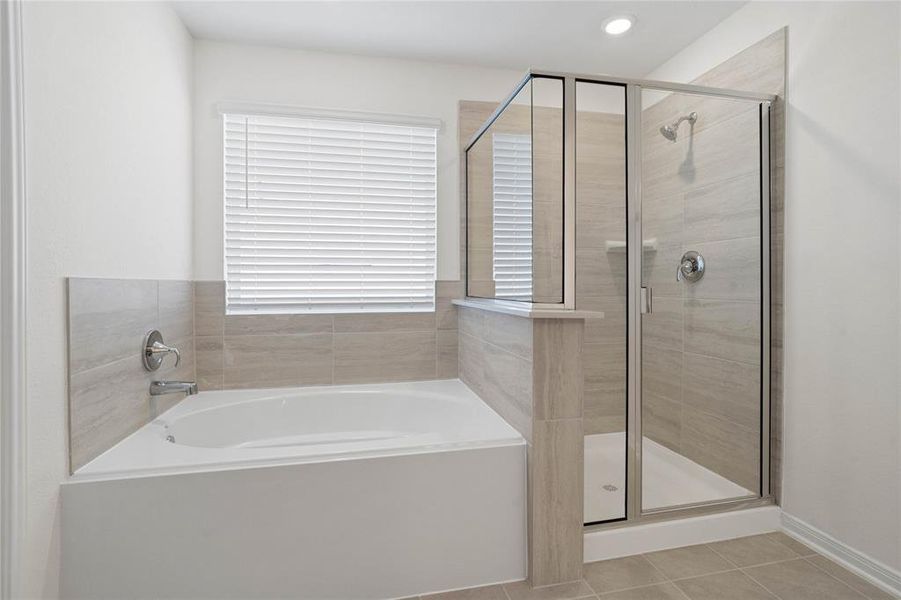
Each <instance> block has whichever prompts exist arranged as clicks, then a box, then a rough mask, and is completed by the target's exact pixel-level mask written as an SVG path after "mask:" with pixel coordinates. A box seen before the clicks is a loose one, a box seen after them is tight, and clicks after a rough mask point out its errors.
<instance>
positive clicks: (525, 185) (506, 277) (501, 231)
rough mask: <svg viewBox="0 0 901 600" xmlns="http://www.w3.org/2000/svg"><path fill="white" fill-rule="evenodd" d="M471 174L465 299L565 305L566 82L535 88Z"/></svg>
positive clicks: (493, 136)
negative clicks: (564, 186)
mask: <svg viewBox="0 0 901 600" xmlns="http://www.w3.org/2000/svg"><path fill="white" fill-rule="evenodd" d="M466 170H467V171H466V173H467V178H466V182H467V198H466V202H467V243H466V251H467V264H468V268H467V295H469V296H476V297H482V298H498V299H503V300H517V301H524V302H542V303H561V302H563V82H562V81H561V80H559V79H550V78H534V79H532V80H531V81H529V83H527V84H526V85H525V86H524V87H523V88H522V90H520V92H519V93H518V94H517V95H516V96H515V97H514V98H513V100H512V101H511V102H510V103H509V104H508V105H507V106H506V108H505V109H504V110H503V112H502V113H501V114H500V115H499V116H498V117H497V119H495V121H494V122H493V123H492V124H491V125H490V127H489V128H488V129H487V130H486V131H485V132H484V133H483V134H482V136H481V137H480V138H479V139H478V140H477V141H476V143H475V144H473V146H472V147H471V148H470V149H469V150H468V151H467V153H466Z"/></svg>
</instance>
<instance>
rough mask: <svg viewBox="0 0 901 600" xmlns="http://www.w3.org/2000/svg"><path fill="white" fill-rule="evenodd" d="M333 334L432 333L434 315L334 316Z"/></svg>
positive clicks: (429, 313) (361, 314)
mask: <svg viewBox="0 0 901 600" xmlns="http://www.w3.org/2000/svg"><path fill="white" fill-rule="evenodd" d="M334 319H335V333H376V332H401V331H434V330H435V313H434V312H421V313H348V314H341V315H335V317H334Z"/></svg>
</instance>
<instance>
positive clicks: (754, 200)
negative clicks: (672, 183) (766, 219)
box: [684, 173, 760, 242]
mask: <svg viewBox="0 0 901 600" xmlns="http://www.w3.org/2000/svg"><path fill="white" fill-rule="evenodd" d="M759 235H760V177H759V176H758V175H757V174H755V173H751V174H748V175H743V176H741V177H737V178H735V179H729V180H726V181H720V182H717V183H714V184H711V185H708V186H705V187H701V188H697V189H694V190H689V191H688V192H686V194H685V237H684V239H685V241H696V242H701V241H717V240H731V239H737V238H747V237H754V236H759Z"/></svg>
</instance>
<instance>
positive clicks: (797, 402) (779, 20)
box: [649, 2, 901, 568]
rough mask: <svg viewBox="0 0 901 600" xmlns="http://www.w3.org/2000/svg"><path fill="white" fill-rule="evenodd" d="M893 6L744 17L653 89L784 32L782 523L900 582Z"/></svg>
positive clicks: (732, 20) (898, 197)
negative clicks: (800, 525) (825, 538)
mask: <svg viewBox="0 0 901 600" xmlns="http://www.w3.org/2000/svg"><path fill="white" fill-rule="evenodd" d="M899 6H901V5H899V4H898V3H889V2H886V3H880V4H877V3H861V2H838V3H828V2H802V3H781V2H780V3H770V2H761V3H751V4H748V5H747V6H745V7H743V8H742V9H741V10H739V11H738V12H736V13H735V14H734V15H732V16H731V17H729V18H728V19H727V20H725V21H724V22H723V23H721V24H720V25H718V26H717V27H715V28H714V29H712V30H711V31H710V32H708V33H707V34H705V35H704V36H703V37H702V38H700V39H699V40H698V41H696V42H695V43H694V44H692V45H691V46H689V47H688V48H686V49H685V50H684V51H682V52H681V53H679V54H678V55H677V56H675V57H673V58H672V59H671V60H670V61H669V62H667V63H665V64H664V65H662V66H661V67H660V68H658V69H656V70H655V71H654V72H653V73H651V74H649V77H651V78H654V79H669V80H676V81H690V80H692V79H693V78H695V77H697V76H698V75H700V74H701V73H703V72H704V71H706V70H707V69H709V68H711V67H713V66H715V65H716V64H718V63H720V62H722V61H723V60H725V59H726V58H728V57H730V56H731V55H733V54H735V53H736V52H738V51H740V50H742V49H744V48H745V47H747V46H749V45H751V44H753V43H754V42H756V41H758V40H759V39H761V38H762V37H764V36H766V35H768V34H770V33H772V32H773V31H775V30H776V29H779V28H781V27H783V26H785V25H788V27H789V32H788V38H789V49H788V84H787V87H788V89H787V97H788V105H787V112H786V168H785V173H786V175H785V186H786V200H785V434H784V435H785V443H784V449H785V457H784V461H785V462H784V470H783V471H784V477H783V490H784V494H783V496H784V497H783V507H784V509H785V510H786V511H787V512H788V513H790V514H792V515H794V516H795V517H797V518H799V519H801V520H803V521H805V522H807V523H808V524H810V525H813V526H815V527H817V528H819V529H821V530H823V531H825V532H826V533H829V534H831V535H832V536H834V537H836V538H838V539H839V540H841V541H842V542H844V543H846V544H848V545H850V546H852V547H853V548H855V549H857V550H858V551H861V552H863V553H865V554H868V555H870V556H871V557H873V558H875V559H877V560H879V561H882V562H884V563H886V564H888V565H889V566H892V567H895V568H901V548H899V543H901V523H899V506H901V504H899V502H901V492H899V486H901V480H899V479H901V465H899V433H901V432H899V407H898V402H899V319H901V313H899V301H901V298H899V269H901V258H899V223H901V220H899V219H901V213H899V203H901V181H899V165H901V148H899V143H901V137H899V133H901V115H899V110H898V107H899V104H901V90H899V75H901V65H899V34H901V27H899Z"/></svg>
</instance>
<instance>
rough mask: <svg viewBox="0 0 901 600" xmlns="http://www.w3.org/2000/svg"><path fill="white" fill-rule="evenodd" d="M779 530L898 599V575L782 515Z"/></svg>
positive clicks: (900, 584) (900, 583)
mask: <svg viewBox="0 0 901 600" xmlns="http://www.w3.org/2000/svg"><path fill="white" fill-rule="evenodd" d="M782 530H783V531H785V533H786V534H788V535H790V536H792V537H793V538H796V539H797V540H798V541H799V542H803V543H805V544H807V545H808V546H810V547H811V548H813V549H814V550H816V551H817V552H820V553H821V554H823V555H825V556H828V557H829V558H831V559H832V560H834V561H835V562H837V563H839V564H840V565H842V566H843V567H845V568H846V569H848V570H849V571H852V572H853V573H856V574H857V575H860V576H861V577H863V578H864V579H866V580H867V581H869V582H871V583H872V584H873V585H876V586H878V587H879V588H881V589H883V590H885V591H886V592H888V593H890V594H892V595H894V596H901V572H898V571H896V570H895V569H892V568H891V567H889V566H888V565H885V564H883V563H881V562H879V561H878V560H875V559H873V558H870V557H869V556H867V555H866V554H863V553H862V552H859V551H857V550H855V549H854V548H851V547H850V546H848V545H847V544H845V543H843V542H840V541H838V540H837V539H835V538H834V537H832V536H831V535H829V534H828V533H826V532H824V531H821V530H819V529H817V528H816V527H814V526H812V525H808V524H807V523H805V522H804V521H802V520H800V519H798V518H797V517H793V516H792V515H790V514H788V513H785V512H783V513H782Z"/></svg>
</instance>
